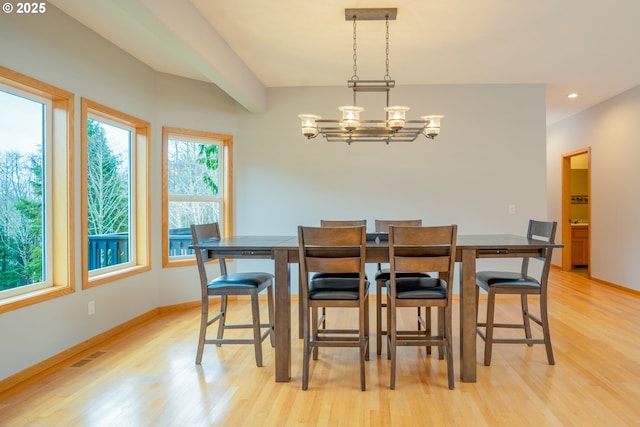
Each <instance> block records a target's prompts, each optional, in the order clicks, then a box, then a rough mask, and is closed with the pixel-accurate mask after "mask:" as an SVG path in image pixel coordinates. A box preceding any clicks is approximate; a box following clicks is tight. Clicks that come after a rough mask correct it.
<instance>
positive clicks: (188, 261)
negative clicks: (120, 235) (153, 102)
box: [162, 126, 233, 268]
mask: <svg viewBox="0 0 640 427" xmlns="http://www.w3.org/2000/svg"><path fill="white" fill-rule="evenodd" d="M171 136H183V137H185V138H186V139H197V140H205V141H206V140H213V141H216V142H218V143H219V144H220V148H221V150H222V156H221V157H222V197H220V199H221V201H220V202H219V203H220V204H221V207H220V211H221V216H222V222H221V224H220V225H221V227H220V228H221V229H222V233H223V236H230V235H233V169H232V165H233V136H231V135H225V134H220V133H215V132H206V131H197V130H190V129H181V128H174V127H168V126H164V127H163V128H162V267H163V268H166V267H181V266H189V265H195V263H196V261H195V255H191V256H188V255H187V256H184V255H181V256H169V194H168V190H169V164H168V162H169V156H168V154H169V153H168V148H169V138H170V137H171Z"/></svg>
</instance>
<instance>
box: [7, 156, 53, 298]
mask: <svg viewBox="0 0 640 427" xmlns="http://www.w3.org/2000/svg"><path fill="white" fill-rule="evenodd" d="M0 169H1V170H2V171H3V172H5V175H4V176H3V182H2V183H1V186H2V188H0V193H2V199H3V203H0V290H4V289H11V288H15V287H19V286H24V285H29V284H32V283H37V282H40V281H42V280H43V277H44V263H43V255H42V254H43V249H42V246H43V209H42V208H43V198H42V187H43V180H42V157H41V156H35V155H30V156H25V155H21V154H18V153H12V152H10V153H0Z"/></svg>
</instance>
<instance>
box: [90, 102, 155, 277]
mask: <svg viewBox="0 0 640 427" xmlns="http://www.w3.org/2000/svg"><path fill="white" fill-rule="evenodd" d="M89 118H101V119H102V118H104V120H105V122H110V123H114V124H118V125H121V126H123V127H127V128H131V129H133V133H132V135H131V150H132V159H131V160H132V164H131V168H132V170H131V177H132V180H133V182H132V183H131V186H132V195H131V197H132V200H131V203H132V204H133V205H134V208H133V209H132V218H130V221H131V224H132V226H131V230H130V238H131V239H132V240H133V241H132V242H131V243H132V244H131V249H132V251H135V254H134V255H133V260H132V262H130V263H125V264H123V265H122V266H121V267H119V268H118V267H117V266H115V268H108V269H105V270H102V269H99V270H92V271H91V272H89V262H88V260H89V258H88V256H89V253H88V249H89V248H88V246H89V230H88V201H87V196H88V191H87V179H88V173H87V166H88V161H87V160H88V159H87V152H88V150H87V147H88V137H87V132H88V128H87V120H88V119H89ZM150 131H151V125H150V123H149V122H147V121H144V120H141V119H138V118H136V117H133V116H130V115H128V114H125V113H123V112H120V111H118V110H115V109H113V108H111V107H107V106H105V105H102V104H99V103H97V102H94V101H91V100H89V99H87V98H81V133H82V135H81V142H82V143H81V175H82V179H81V182H82V191H81V202H80V203H81V213H82V215H81V218H82V221H81V229H82V233H81V236H82V237H81V238H82V288H83V289H88V288H92V287H94V286H98V285H102V284H105V283H110V282H113V281H115V280H119V279H122V278H125V277H130V276H133V275H136V274H140V273H143V272H146V271H149V270H151V232H150V229H151V218H150V212H151V209H150V206H151V204H150V200H149V197H150V194H151V192H150V190H149V188H150V187H149V185H150V179H149V173H150V146H151V144H150V135H151V132H150ZM100 270H102V271H100Z"/></svg>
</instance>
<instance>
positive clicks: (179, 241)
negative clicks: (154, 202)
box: [162, 127, 232, 266]
mask: <svg viewBox="0 0 640 427" xmlns="http://www.w3.org/2000/svg"><path fill="white" fill-rule="evenodd" d="M162 141H163V151H162V152H163V162H162V168H163V171H162V172H163V188H164V189H165V190H164V191H163V195H162V196H163V201H162V207H163V209H162V225H163V238H162V265H163V266H170V265H171V266H175V265H185V264H191V263H193V262H194V261H193V253H192V251H191V250H189V245H190V244H191V243H192V241H191V230H190V225H191V224H201V223H208V222H218V223H219V224H220V228H221V232H222V233H223V234H230V233H231V227H232V225H231V206H232V204H231V185H230V184H231V180H230V175H229V174H230V170H231V168H230V164H231V147H232V137H231V136H229V135H220V134H215V133H208V132H198V131H190V130H184V129H174V128H167V127H165V128H163V131H162Z"/></svg>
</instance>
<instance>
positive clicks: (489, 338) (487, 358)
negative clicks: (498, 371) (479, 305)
mask: <svg viewBox="0 0 640 427" xmlns="http://www.w3.org/2000/svg"><path fill="white" fill-rule="evenodd" d="M495 305H496V294H495V292H494V291H493V289H489V297H488V298H487V321H486V323H487V326H486V328H485V340H484V366H490V365H491V350H492V347H493V321H494V319H493V316H494V314H495Z"/></svg>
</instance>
